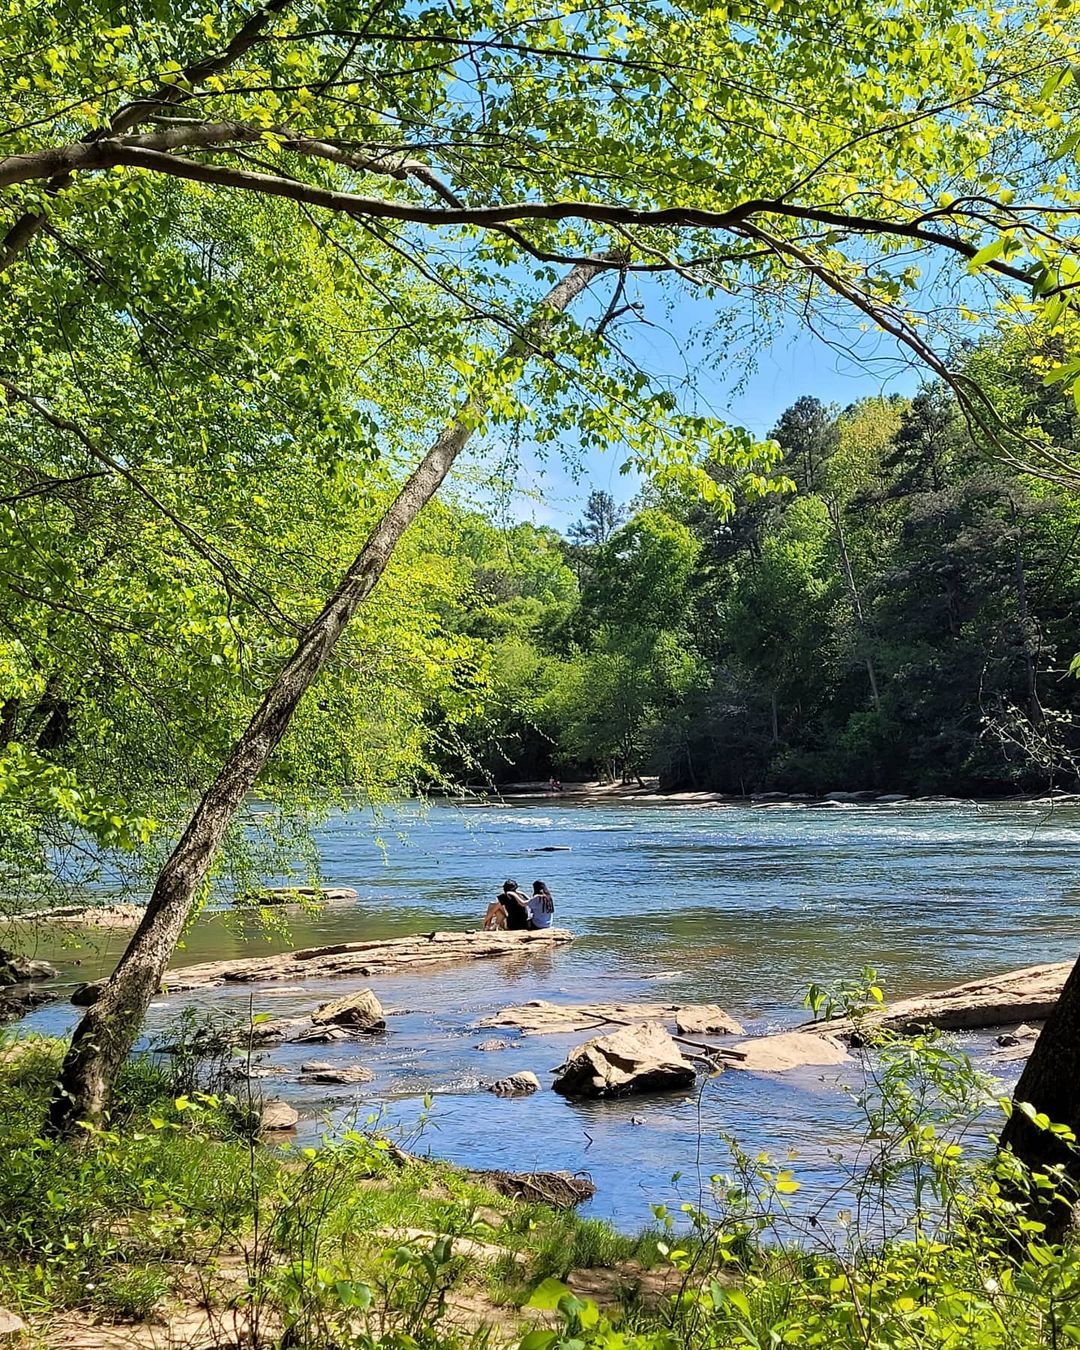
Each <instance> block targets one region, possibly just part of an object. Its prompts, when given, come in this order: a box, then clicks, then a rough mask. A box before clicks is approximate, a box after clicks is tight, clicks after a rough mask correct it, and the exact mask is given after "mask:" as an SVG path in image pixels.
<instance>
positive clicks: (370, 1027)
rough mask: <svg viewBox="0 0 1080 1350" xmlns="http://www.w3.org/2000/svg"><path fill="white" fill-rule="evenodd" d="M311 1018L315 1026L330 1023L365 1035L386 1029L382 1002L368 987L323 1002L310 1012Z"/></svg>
mask: <svg viewBox="0 0 1080 1350" xmlns="http://www.w3.org/2000/svg"><path fill="white" fill-rule="evenodd" d="M311 1020H312V1022H314V1024H315V1025H316V1026H326V1025H327V1024H330V1025H333V1026H339V1027H347V1028H348V1030H349V1031H354V1032H362V1033H364V1034H365V1035H371V1034H374V1033H375V1032H378V1031H385V1030H386V1017H385V1016H384V1014H383V1010H382V1004H381V1003H380V1002H379V1000H378V999H377V998H376V997H375V995H374V994H373V993H372V992H371V990H370V989H358V990H357V991H356V992H355V993H354V994H346V995H345V996H344V998H339V999H335V1000H334V1001H333V1002H332V1003H324V1004H323V1005H322V1007H321V1008H319V1009H318V1010H317V1011H316V1012H314V1013H312V1014H311Z"/></svg>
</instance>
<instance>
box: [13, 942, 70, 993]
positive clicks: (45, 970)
mask: <svg viewBox="0 0 1080 1350" xmlns="http://www.w3.org/2000/svg"><path fill="white" fill-rule="evenodd" d="M59 974H60V972H59V971H58V970H57V969H56V967H55V966H50V965H49V963H48V961H31V960H30V958H29V957H28V956H16V955H15V953H14V952H9V951H5V950H4V948H3V947H0V985H7V984H23V983H24V982H26V981H27V980H51V979H53V978H54V976H56V975H59Z"/></svg>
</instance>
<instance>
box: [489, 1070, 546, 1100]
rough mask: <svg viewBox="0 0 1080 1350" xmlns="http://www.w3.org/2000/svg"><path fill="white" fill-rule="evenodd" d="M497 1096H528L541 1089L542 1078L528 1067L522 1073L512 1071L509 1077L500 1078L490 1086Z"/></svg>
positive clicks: (490, 1090)
mask: <svg viewBox="0 0 1080 1350" xmlns="http://www.w3.org/2000/svg"><path fill="white" fill-rule="evenodd" d="M488 1091H489V1092H494V1094H495V1095H496V1097H528V1096H530V1095H531V1094H532V1093H534V1092H539V1091H540V1079H539V1078H537V1076H536V1074H534V1073H530V1072H529V1071H528V1069H525V1070H523V1071H522V1072H521V1073H512V1074H511V1075H510V1077H509V1078H500V1079H499V1081H498V1082H497V1083H492V1084H491V1086H490V1087H489V1088H488Z"/></svg>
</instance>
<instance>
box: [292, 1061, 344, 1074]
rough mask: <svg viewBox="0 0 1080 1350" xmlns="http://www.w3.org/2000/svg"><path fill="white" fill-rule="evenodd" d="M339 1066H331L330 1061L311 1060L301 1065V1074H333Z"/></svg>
mask: <svg viewBox="0 0 1080 1350" xmlns="http://www.w3.org/2000/svg"><path fill="white" fill-rule="evenodd" d="M336 1067H337V1066H336V1065H334V1064H331V1063H330V1061H329V1060H328V1059H309V1060H308V1062H307V1063H306V1064H301V1065H300V1072H301V1073H333V1072H334V1069H335V1068H336Z"/></svg>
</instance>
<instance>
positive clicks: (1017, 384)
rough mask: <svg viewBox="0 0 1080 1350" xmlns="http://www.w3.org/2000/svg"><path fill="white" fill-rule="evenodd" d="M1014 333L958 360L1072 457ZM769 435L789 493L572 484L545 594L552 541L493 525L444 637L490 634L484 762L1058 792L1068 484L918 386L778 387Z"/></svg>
mask: <svg viewBox="0 0 1080 1350" xmlns="http://www.w3.org/2000/svg"><path fill="white" fill-rule="evenodd" d="M1028 343H1029V339H1025V340H1024V341H1023V342H1022V341H1021V340H1020V339H1019V338H1018V337H1017V335H1015V334H1013V335H1011V336H1006V337H1002V338H999V339H997V340H995V341H993V342H991V341H987V342H986V343H985V344H984V345H981V346H979V347H978V348H976V349H974V350H973V351H972V352H971V353H969V356H968V358H967V366H968V368H969V369H970V370H972V371H975V372H978V374H979V376H980V378H982V379H984V380H985V381H987V382H990V383H993V384H995V385H996V386H997V387H999V388H1000V389H1003V390H1004V391H1005V393H1006V396H1007V397H1008V398H1009V399H1010V400H1011V401H1012V402H1013V403H1015V404H1017V405H1018V406H1019V407H1021V408H1022V409H1023V415H1024V417H1025V419H1026V421H1027V423H1028V425H1029V426H1030V427H1031V429H1032V431H1033V432H1035V431H1039V432H1040V433H1041V432H1045V433H1047V434H1048V435H1052V436H1053V437H1054V438H1055V440H1056V442H1057V443H1058V444H1059V445H1061V446H1063V447H1066V448H1067V449H1072V448H1074V447H1075V446H1076V444H1077V435H1078V427H1077V414H1076V410H1075V408H1074V406H1073V403H1072V401H1071V400H1066V399H1063V398H1062V397H1061V396H1060V393H1059V391H1058V390H1057V389H1056V388H1055V387H1054V386H1052V385H1051V386H1050V387H1046V386H1044V385H1043V383H1042V375H1043V373H1044V372H1045V370H1046V369H1048V368H1049V369H1052V368H1053V366H1054V364H1055V359H1056V351H1055V347H1056V344H1055V343H1050V344H1044V346H1043V347H1042V348H1036V349H1035V350H1034V351H1032V350H1031V348H1030V345H1028ZM773 435H774V436H775V438H776V439H777V441H778V442H779V443H780V444H781V446H782V447H783V449H784V454H785V459H784V464H783V468H784V471H785V472H786V473H787V474H788V475H789V476H790V480H791V484H792V487H793V488H794V490H793V491H791V492H788V493H784V494H777V495H772V496H770V497H769V498H768V499H766V500H764V501H756V502H747V503H743V504H741V505H740V506H739V507H738V508H737V509H736V511H735V512H734V514H733V515H731V516H728V515H725V514H724V513H722V512H718V511H716V510H715V509H713V508H711V507H710V506H709V505H708V504H703V503H702V502H700V501H699V500H693V499H691V498H689V497H688V496H686V495H685V494H679V493H673V492H664V491H658V490H656V489H654V488H646V489H645V491H644V492H643V493H642V494H641V496H640V497H639V499H638V500H637V501H636V502H635V503H634V506H633V511H632V514H631V515H630V517H629V519H627V520H625V522H623V523H619V520H618V515H617V513H616V512H615V511H614V506H613V503H611V502H610V501H609V500H607V499H606V496H605V494H603V493H594V494H593V497H592V498H591V501H590V508H589V510H588V511H587V513H586V516H585V518H584V519H583V521H582V522H581V524H580V525H579V526H578V527H576V528H575V529H574V530H573V531H572V532H571V539H570V540H569V541H565V542H563V543H562V544H561V550H562V556H563V558H564V559H565V563H564V570H565V571H566V573H567V574H566V575H565V576H563V577H562V578H561V579H560V578H559V577H558V575H557V573H556V572H554V571H552V570H551V569H550V563H549V564H548V571H547V572H546V574H545V583H546V586H547V589H546V592H545V594H544V595H543V597H542V599H543V603H538V600H539V599H540V597H539V596H538V593H537V589H536V568H537V567H538V565H539V560H540V559H550V558H551V557H552V556H553V553H552V550H553V546H554V543H555V541H553V540H552V539H551V538H550V536H544V535H533V536H527V535H526V534H525V533H524V531H523V530H521V529H519V530H518V531H517V532H516V536H515V540H516V543H515V547H514V548H513V549H512V550H510V551H509V552H508V553H507V554H506V556H505V559H504V566H503V574H502V576H503V579H502V581H501V585H502V588H503V594H502V595H501V596H499V595H497V594H496V591H497V588H496V587H495V585H494V582H493V581H492V579H491V575H490V570H489V571H488V573H487V579H486V580H485V582H484V585H485V587H486V596H487V604H486V605H485V607H484V609H483V611H482V620H481V621H479V622H474V623H472V624H470V625H469V627H468V630H467V631H469V632H471V633H474V634H477V635H483V636H484V637H486V638H487V639H488V640H489V641H491V642H493V643H494V650H493V679H494V686H495V696H496V698H498V697H500V696H501V698H502V700H503V712H502V714H501V715H499V716H496V717H494V718H491V719H489V721H488V722H487V723H486V724H485V725H486V727H487V729H488V739H487V740H480V739H479V738H477V741H476V745H477V748H478V750H479V751H480V754H481V757H482V759H483V762H484V764H485V766H486V768H487V769H488V771H489V772H490V773H491V774H492V775H493V776H495V777H497V778H501V779H507V778H515V777H517V778H536V777H540V778H546V777H547V775H548V773H549V772H551V771H554V772H556V773H558V774H560V775H561V776H563V777H567V778H569V777H571V776H579V775H583V774H593V773H600V774H602V775H606V776H610V777H612V778H618V777H622V778H624V779H632V778H633V777H634V776H635V775H638V774H644V773H658V774H659V775H660V776H661V779H662V781H663V782H664V783H665V784H666V785H667V786H671V787H687V788H711V789H719V790H724V791H730V792H749V791H757V790H763V789H778V790H786V791H793V792H799V791H802V792H827V791H830V790H834V789H845V790H850V789H871V788H876V789H879V790H882V791H889V790H893V791H907V792H919V793H956V792H960V793H976V794H978V793H995V792H1003V791H1009V790H1041V789H1046V788H1048V787H1053V786H1059V787H1072V786H1074V785H1075V783H1076V780H1077V763H1076V758H1075V756H1076V752H1077V749H1078V748H1080V738H1078V733H1077V730H1076V728H1075V726H1074V717H1075V713H1076V712H1077V709H1078V697H1080V695H1078V691H1077V686H1076V681H1075V679H1074V677H1073V676H1072V674H1071V673H1070V663H1071V661H1072V658H1073V656H1074V654H1075V651H1076V646H1077V642H1076V630H1075V613H1076V606H1077V603H1078V601H1080V558H1078V556H1077V554H1076V551H1075V546H1076V543H1077V539H1078V537H1080V506H1078V504H1077V501H1076V499H1075V496H1074V495H1073V494H1071V493H1070V492H1068V491H1067V490H1065V489H1062V488H1057V487H1054V486H1052V485H1049V484H1047V483H1046V482H1045V481H1043V480H1042V479H1037V478H1033V477H1031V476H1030V475H1025V474H1024V473H1022V472H1020V471H1019V470H1017V469H1014V468H1012V467H1009V466H1003V465H1001V464H1000V463H999V462H995V461H994V460H993V458H992V457H990V456H988V455H987V454H986V452H985V447H984V446H981V445H980V444H978V443H977V441H976V440H973V438H972V435H971V433H970V431H969V429H968V427H967V426H966V425H965V423H964V420H963V419H962V418H961V416H960V415H959V412H958V409H957V407H956V404H955V402H954V400H953V399H951V398H950V397H949V395H948V394H947V392H946V391H945V390H943V389H942V388H941V387H940V386H933V385H932V386H927V387H926V388H924V389H923V390H922V391H921V392H920V393H918V394H917V395H916V396H915V397H914V398H912V399H901V398H899V397H893V398H871V399H865V400H862V401H860V402H858V403H856V404H854V405H852V406H851V407H848V408H846V409H843V410H840V409H836V408H826V407H824V406H822V404H821V403H820V402H819V401H818V400H816V399H814V398H813V397H804V398H800V399H799V400H798V401H797V402H796V403H795V404H793V405H792V407H790V408H789V409H788V410H787V411H786V412H785V413H783V415H782V416H781V417H780V418H779V419H778V421H777V425H776V427H775V429H774V432H773ZM528 539H531V540H532V542H531V543H530V544H529V549H528V556H527V557H526V556H525V555H524V554H523V552H522V546H523V545H524V544H525V543H526V542H527V540H528ZM554 556H558V554H557V553H556V554H554ZM571 571H572V572H573V578H571V577H570V575H569V573H570V572H571ZM515 579H516V580H515ZM573 580H576V583H577V584H576V587H574V586H573V584H572V583H573ZM515 587H520V593H518V592H517V591H516V590H515ZM571 592H573V593H572V594H571ZM526 594H528V595H529V596H530V600H529V603H528V604H525V603H524V596H525V595H526Z"/></svg>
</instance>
